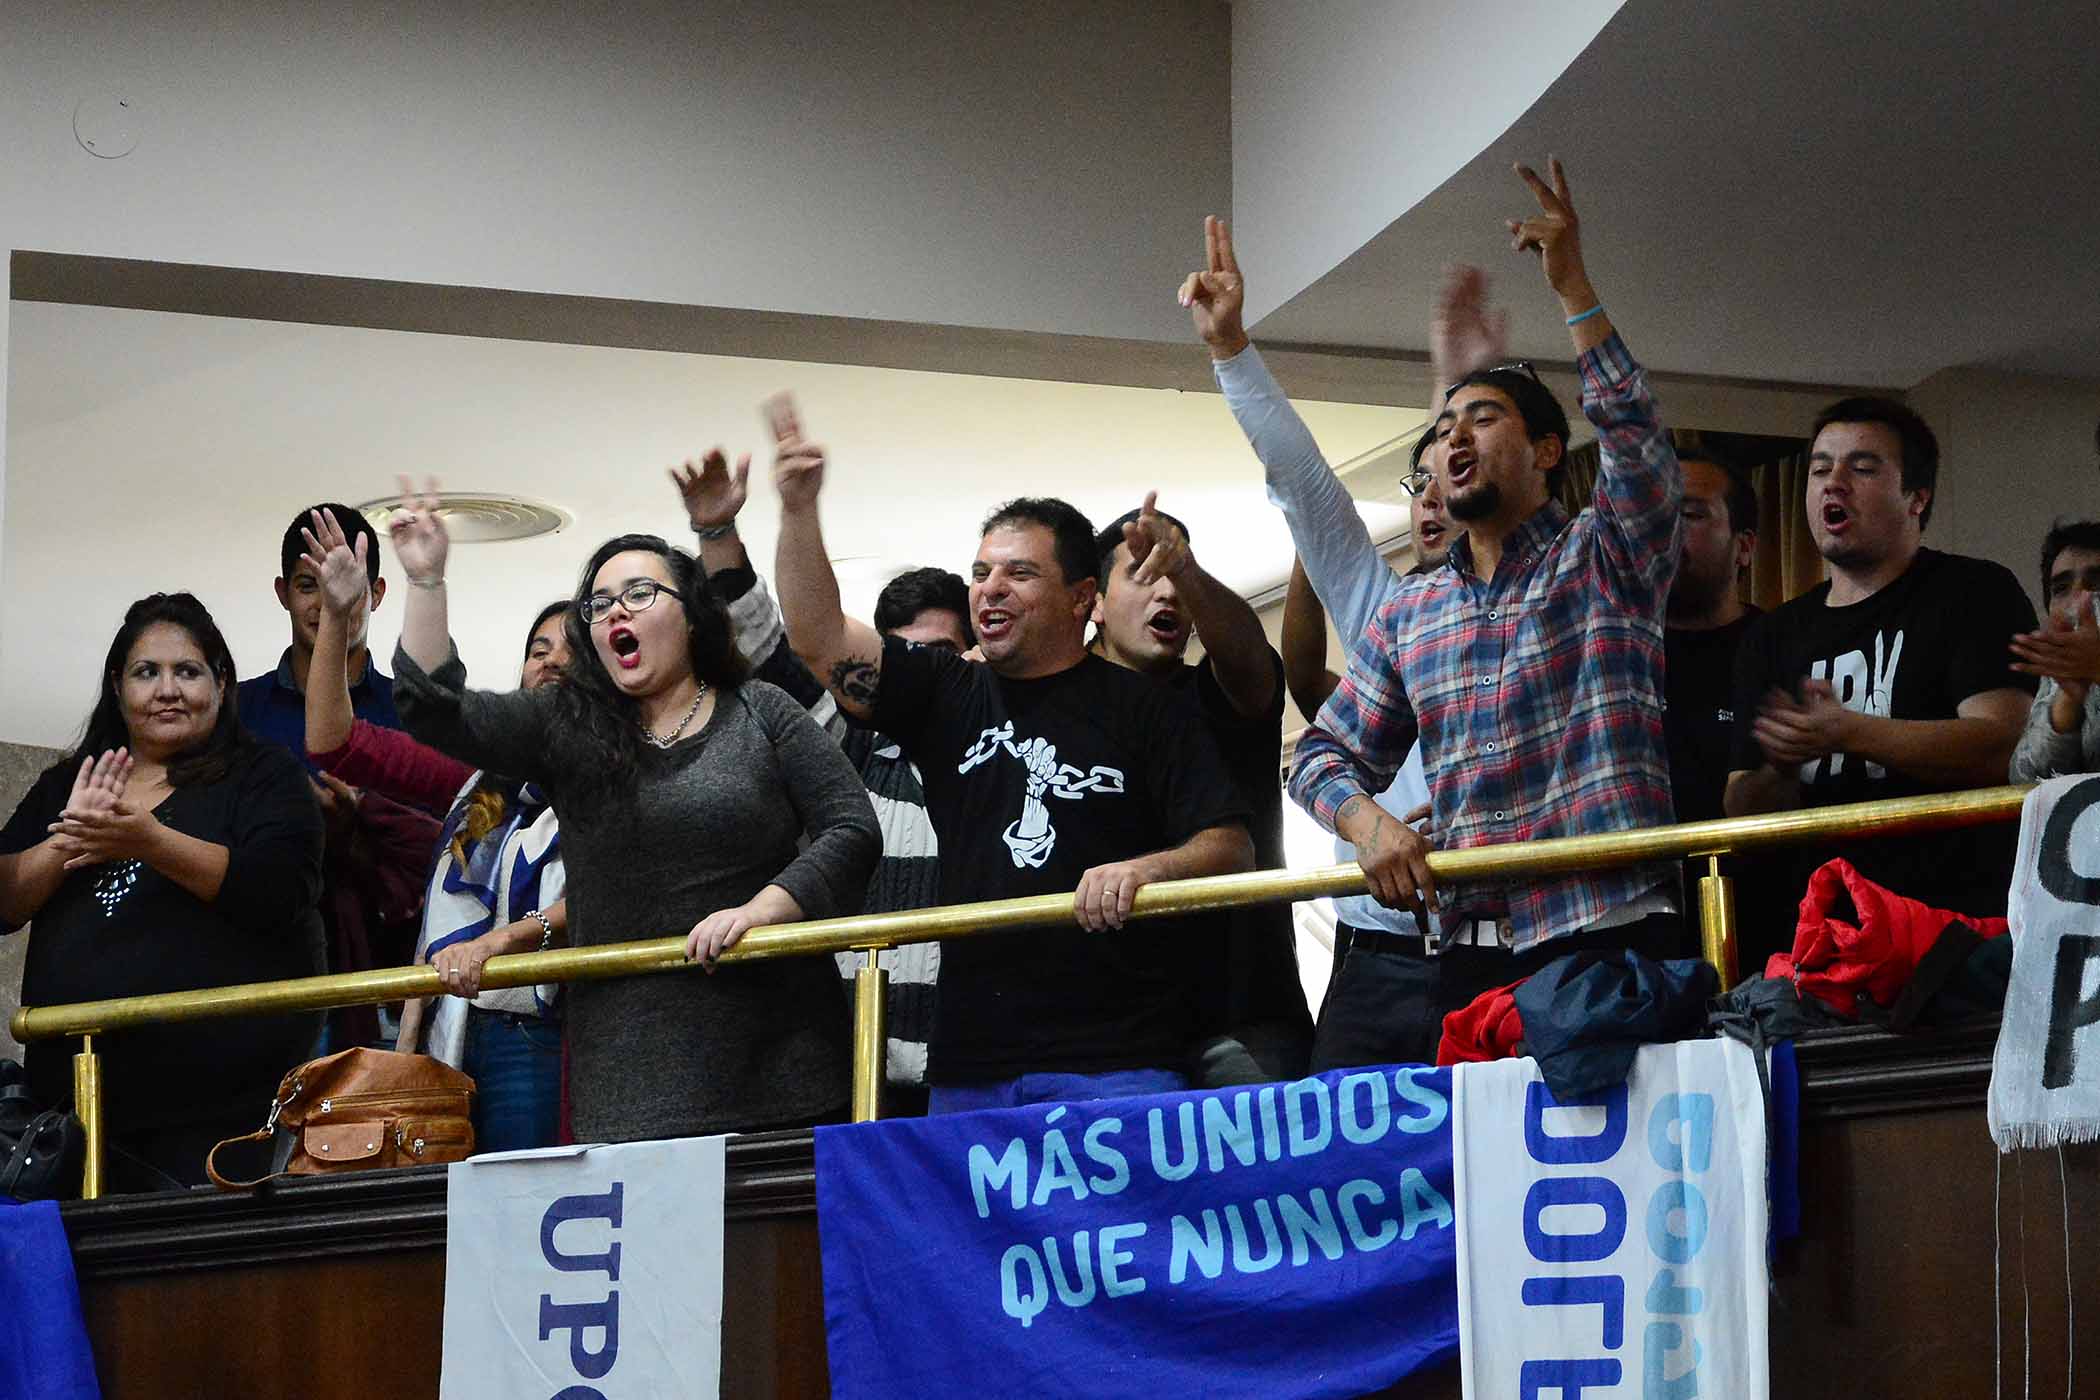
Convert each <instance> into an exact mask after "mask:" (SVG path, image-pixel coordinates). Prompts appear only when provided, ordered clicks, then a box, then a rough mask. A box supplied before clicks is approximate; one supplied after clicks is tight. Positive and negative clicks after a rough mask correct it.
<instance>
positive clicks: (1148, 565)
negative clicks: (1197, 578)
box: [1123, 491, 1191, 588]
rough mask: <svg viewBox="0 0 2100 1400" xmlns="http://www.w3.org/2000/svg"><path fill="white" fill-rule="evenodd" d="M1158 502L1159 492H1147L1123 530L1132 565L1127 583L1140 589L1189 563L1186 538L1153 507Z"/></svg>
mask: <svg viewBox="0 0 2100 1400" xmlns="http://www.w3.org/2000/svg"><path fill="white" fill-rule="evenodd" d="M1158 500H1159V492H1157V491H1147V492H1146V493H1145V504H1144V505H1143V506H1142V507H1141V508H1140V509H1139V510H1138V517H1137V519H1135V520H1133V521H1131V522H1129V523H1128V524H1126V525H1125V526H1124V527H1123V543H1124V544H1126V545H1128V546H1129V547H1130V562H1131V564H1132V565H1133V566H1135V572H1134V573H1133V574H1132V575H1131V581H1132V582H1134V583H1136V584H1137V585H1138V586H1139V587H1141V588H1142V587H1150V586H1151V585H1152V584H1155V583H1157V582H1159V581H1160V580H1161V579H1163V578H1171V577H1173V576H1174V575H1176V574H1179V573H1180V572H1181V571H1182V570H1183V569H1185V568H1187V567H1188V565H1189V563H1190V561H1191V556H1190V554H1189V537H1188V535H1187V534H1186V533H1184V532H1183V530H1182V528H1181V527H1180V526H1179V525H1176V524H1175V523H1174V522H1173V521H1171V520H1169V519H1167V518H1166V517H1165V516H1164V515H1161V514H1160V513H1159V512H1158V511H1157V510H1155V509H1154V508H1153V506H1154V503H1155V502H1157V501H1158Z"/></svg>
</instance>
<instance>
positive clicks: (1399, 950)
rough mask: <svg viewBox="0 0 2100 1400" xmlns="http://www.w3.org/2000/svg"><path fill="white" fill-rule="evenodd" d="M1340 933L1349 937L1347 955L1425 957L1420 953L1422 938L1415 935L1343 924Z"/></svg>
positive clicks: (1345, 950)
mask: <svg viewBox="0 0 2100 1400" xmlns="http://www.w3.org/2000/svg"><path fill="white" fill-rule="evenodd" d="M1341 929H1342V931H1345V932H1347V934H1348V935H1349V945H1348V947H1347V948H1346V949H1344V953H1345V955H1346V954H1347V953H1378V954H1380V955H1387V954H1391V955H1395V956H1399V957H1407V958H1416V959H1420V958H1423V957H1425V956H1427V955H1426V954H1425V953H1424V952H1423V951H1422V936H1421V935H1420V934H1417V933H1393V932H1391V931H1389V930H1386V929H1382V928H1358V927H1356V926H1355V925H1354V924H1344V925H1342V926H1341Z"/></svg>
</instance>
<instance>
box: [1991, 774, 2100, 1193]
mask: <svg viewBox="0 0 2100 1400" xmlns="http://www.w3.org/2000/svg"><path fill="white" fill-rule="evenodd" d="M2010 906H2011V907H2010V909H2009V911H2008V912H2009V916H2010V917H2009V922H2010V923H2011V925H2012V940H2013V966H2012V985H2011V986H2010V987H2009V988H2007V990H2006V994H2005V1019H2004V1021H2003V1022H2002V1023H2001V1025H2000V1026H1999V1029H1998V1049H1997V1054H1996V1056H1995V1057H1994V1059H1993V1061H1992V1064H1991V1094H1990V1122H1991V1137H1992V1139H1993V1140H1994V1141H1996V1142H1997V1144H1998V1150H1999V1151H2001V1152H2010V1151H2012V1149H2014V1148H2015V1147H2055V1146H2058V1145H2059V1144H2062V1143H2067V1142H2092V1141H2095V1140H2100V776H2095V775H2092V774H2087V775H2084V776H2080V777H2072V778H2057V779H2053V780H2052V781H2050V782H2046V783H2043V784H2042V785H2041V786H2040V787H2038V788H2036V789H2035V790H2034V791H2033V792H2031V793H2029V794H2028V795H2027V804H2026V806H2025V808H2024V809H2022V811H2021V814H2020V857H2019V861H2018V863H2017V864H2016V865H2014V867H2013V883H2012V894H2011V898H2010Z"/></svg>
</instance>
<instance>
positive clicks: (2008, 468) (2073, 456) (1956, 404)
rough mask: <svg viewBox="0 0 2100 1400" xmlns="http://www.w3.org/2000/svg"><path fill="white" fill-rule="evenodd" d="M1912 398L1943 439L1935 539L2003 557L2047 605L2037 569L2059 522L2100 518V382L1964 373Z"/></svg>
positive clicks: (1929, 534) (1928, 384) (1945, 376)
mask: <svg viewBox="0 0 2100 1400" xmlns="http://www.w3.org/2000/svg"><path fill="white" fill-rule="evenodd" d="M1906 398H1907V399H1908V400H1909V402H1910V404H1911V406H1912V407H1913V408H1915V409H1917V410H1918V412H1919V413H1921V414H1923V415H1924V416H1925V421H1926V422H1928V423H1930V424H1931V425H1932V429H1933V432H1934V433H1935V434H1937V435H1938V437H1939V440H1940V479H1939V493H1938V496H1937V498H1936V504H1935V506H1934V509H1933V515H1932V524H1931V526H1930V527H1929V528H1928V529H1927V530H1926V532H1925V542H1926V543H1927V544H1929V545H1931V546H1933V547H1934V548H1936V549H1944V550H1949V551H1952V552H1956V553H1961V554H1976V555H1981V556H1982V557H1984V558H1986V559H1995V560H1997V561H1998V562H1999V563H2001V564H2003V565H2005V566H2006V567H2007V568H2009V569H2011V570H2012V571H2013V573H2014V574H2015V575H2017V576H2018V578H2019V580H2020V582H2021V583H2022V584H2023V585H2025V586H2026V589H2027V592H2028V595H2029V596H2030V597H2031V598H2033V599H2034V601H2035V605H2036V607H2037V608H2039V607H2040V606H2041V602H2042V597H2041V584H2040V581H2039V578H2038V576H2037V566H2038V564H2039V562H2040V557H2041V546H2042V536H2043V535H2045V534H2047V533H2048V530H2049V525H2050V522H2051V521H2053V520H2055V519H2056V518H2057V517H2059V516H2062V517H2066V518H2069V519H2080V520H2095V519H2100V459H2096V457H2095V455H2094V451H2093V429H2094V425H2095V423H2096V421H2100V380H2077V379H2049V378H2043V377H2041V376H2038V375H2020V374H2002V373H1998V372H1996V371H1992V370H1974V369H1956V370H1948V371H1945V372H1943V373H1940V374H1936V375H1934V376H1932V377H1931V378H1930V379H1927V380H1926V381H1925V382H1924V383H1922V384H1920V385H1918V386H1917V387H1916V388H1914V389H1912V390H1911V391H1910V393H1909V394H1908V395H1906Z"/></svg>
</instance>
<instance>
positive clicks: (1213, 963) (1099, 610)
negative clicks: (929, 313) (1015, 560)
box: [1092, 492, 1313, 1089]
mask: <svg viewBox="0 0 2100 1400" xmlns="http://www.w3.org/2000/svg"><path fill="white" fill-rule="evenodd" d="M1157 499H1158V493H1157V492H1153V493H1149V494H1147V495H1146V497H1145V503H1144V505H1142V506H1140V507H1139V508H1138V509H1136V510H1133V511H1126V512H1125V513H1124V514H1123V515H1121V516H1119V517H1118V518H1116V519H1115V520H1113V521H1111V522H1109V524H1108V526H1107V527H1106V528H1105V529H1103V530H1102V531H1101V532H1100V534H1098V535H1097V536H1095V539H1094V548H1095V551H1096V552H1097V553H1098V554H1099V555H1100V559H1101V564H1100V568H1101V592H1100V594H1099V595H1098V596H1097V598H1096V600H1095V603H1094V629H1095V630H1094V640H1093V645H1092V650H1093V651H1094V653H1095V654H1096V655H1097V656H1103V657H1106V658H1107V659H1109V660H1110V661H1113V662H1115V663H1116V664H1117V665H1118V666H1123V667H1127V668H1129V669H1130V670H1133V671H1138V672H1141V673H1143V674H1145V675H1147V676H1150V677H1152V678H1153V679H1154V680H1157V681H1160V682H1161V683H1163V684H1165V685H1167V686H1169V687H1171V688H1172V689H1173V690H1175V691H1176V692H1177V693H1178V694H1180V695H1181V697H1182V698H1183V699H1184V700H1185V701H1187V702H1189V703H1190V704H1191V705H1192V706H1193V707H1194V708H1195V710H1196V711H1197V712H1198V713H1199V714H1201V715H1202V716H1203V722H1204V723H1205V724H1206V725H1208V726H1209V728H1210V732H1211V735H1212V737H1213V738H1215V739H1216V740H1217V741H1218V751H1219V752H1220V753H1221V754H1223V755H1224V758H1225V764H1226V767H1227V768H1228V769H1229V770H1230V772H1231V775H1232V781H1233V784H1234V786H1235V787H1237V788H1238V789H1239V793H1240V796H1241V797H1242V798H1244V799H1245V800H1246V802H1247V805H1248V807H1249V808H1250V809H1251V811H1252V812H1253V814H1254V815H1253V820H1252V822H1250V823H1249V828H1248V830H1249V834H1250V835H1251V836H1252V837H1253V839H1254V858H1255V864H1256V865H1257V866H1259V867H1261V868H1263V869H1267V870H1275V869H1280V868H1282V866H1283V864H1284V857H1283V790H1282V786H1281V775H1280V773H1279V769H1280V768H1281V766H1282V759H1283V701H1284V694H1283V662H1282V659H1281V658H1279V657H1278V656H1277V655H1276V649H1275V648H1274V647H1272V646H1270V645H1269V641H1268V638H1267V637H1266V636H1265V635H1263V633H1262V628H1261V619H1260V618H1259V617H1257V616H1255V613H1254V609H1253V608H1251V607H1249V606H1248V605H1247V601H1246V599H1244V598H1242V597H1240V595H1239V594H1237V593H1235V592H1233V591H1232V590H1231V589H1230V588H1227V587H1226V586H1225V585H1224V584H1222V583H1220V582H1218V580H1217V579H1216V578H1214V577H1212V576H1211V574H1210V572H1209V571H1208V570H1206V569H1205V568H1204V567H1203V566H1202V565H1201V564H1199V563H1197V562H1196V556H1195V554H1194V552H1193V551H1192V550H1191V548H1190V545H1189V534H1188V527H1187V526H1185V525H1184V524H1182V522H1181V521H1179V520H1177V519H1176V518H1175V517H1173V516H1171V515H1169V514H1167V513H1166V512H1164V511H1162V510H1160V509H1158V507H1157ZM1198 639H1200V640H1201V642H1202V643H1203V659H1202V660H1201V661H1199V662H1198V663H1197V664H1196V665H1194V666H1191V665H1188V664H1187V663H1186V662H1185V661H1184V660H1183V658H1184V657H1185V656H1186V655H1187V653H1188V647H1189V642H1190V641H1191V640H1198ZM1222 918H1223V922H1224V925H1225V930H1226V932H1225V938H1224V940H1223V942H1222V943H1221V944H1218V945H1214V946H1211V947H1206V948H1201V949H1196V950H1193V951H1194V956H1193V962H1194V967H1193V968H1192V978H1193V981H1194V985H1195V996H1196V1005H1197V1019H1198V1031H1199V1037H1200V1038H1199V1042H1198V1045H1197V1047H1196V1053H1195V1056H1194V1060H1195V1067H1196V1078H1197V1081H1198V1084H1199V1086H1200V1087H1202V1088H1206V1089H1216V1088H1224V1087H1226V1086H1228V1085H1234V1084H1264V1083H1269V1082H1272V1081H1275V1080H1282V1079H1298V1078H1301V1077H1302V1076H1303V1075H1304V1074H1305V1069H1306V1064H1307V1058H1308V1056H1309V1054H1310V1052H1311V1048H1312V1030H1313V1027H1312V1013H1311V1012H1310V1011H1309V1010H1308V1009H1307V1008H1306V1005H1305V991H1304V987H1303V984H1302V983H1301V982H1300V980H1299V977H1298V956H1297V948H1296V935H1295V934H1294V933H1293V932H1292V930H1291V911H1290V906H1288V905H1286V904H1282V903H1273V904H1251V905H1243V906H1241V907H1240V908H1238V909H1233V910H1228V911H1226V913H1225V914H1224V915H1223V916H1222Z"/></svg>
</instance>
